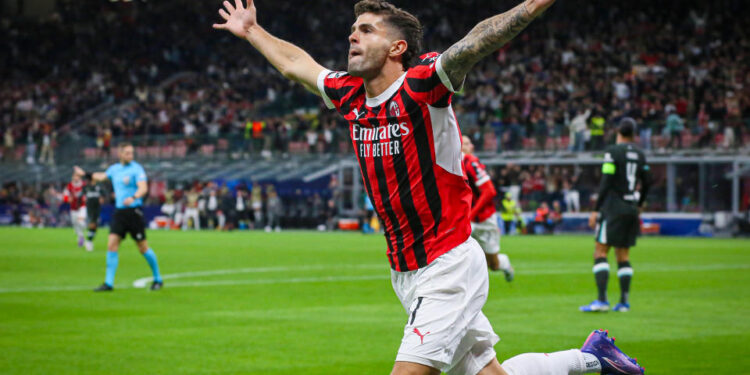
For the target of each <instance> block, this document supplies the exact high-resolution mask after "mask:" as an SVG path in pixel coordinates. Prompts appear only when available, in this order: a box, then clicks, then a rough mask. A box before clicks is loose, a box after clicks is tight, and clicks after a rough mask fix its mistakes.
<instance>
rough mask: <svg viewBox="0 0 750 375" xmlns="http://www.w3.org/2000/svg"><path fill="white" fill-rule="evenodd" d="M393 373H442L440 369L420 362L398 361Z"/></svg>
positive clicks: (407, 374) (429, 374) (408, 374)
mask: <svg viewBox="0 0 750 375" xmlns="http://www.w3.org/2000/svg"><path fill="white" fill-rule="evenodd" d="M391 375H440V370H438V369H435V368H432V367H430V366H426V365H422V364H419V363H414V362H401V361H396V363H395V364H394V365H393V370H392V371H391Z"/></svg>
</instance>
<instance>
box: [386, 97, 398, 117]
mask: <svg viewBox="0 0 750 375" xmlns="http://www.w3.org/2000/svg"><path fill="white" fill-rule="evenodd" d="M388 114H389V115H390V116H392V117H398V116H401V108H399V107H398V103H396V102H395V101H393V102H391V104H390V105H389V106H388Z"/></svg>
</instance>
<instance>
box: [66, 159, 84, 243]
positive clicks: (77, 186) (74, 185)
mask: <svg viewBox="0 0 750 375" xmlns="http://www.w3.org/2000/svg"><path fill="white" fill-rule="evenodd" d="M84 185H85V183H84V182H83V180H82V179H81V176H79V175H77V174H75V173H74V174H73V177H71V179H70V182H69V183H68V185H66V186H65V191H63V202H65V203H68V204H70V223H71V224H72V225H73V230H74V231H75V233H76V236H77V237H78V247H81V246H83V245H84V236H83V233H84V231H85V228H86V197H85V196H84V194H83V187H84ZM86 250H88V247H87V248H86ZM89 251H90V250H89Z"/></svg>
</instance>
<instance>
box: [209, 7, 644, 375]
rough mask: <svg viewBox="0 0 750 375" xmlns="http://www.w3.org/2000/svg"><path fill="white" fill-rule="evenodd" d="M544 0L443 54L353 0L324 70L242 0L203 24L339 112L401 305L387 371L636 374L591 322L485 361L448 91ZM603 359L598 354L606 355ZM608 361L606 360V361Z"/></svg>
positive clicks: (488, 353) (483, 294)
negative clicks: (555, 346)
mask: <svg viewBox="0 0 750 375" xmlns="http://www.w3.org/2000/svg"><path fill="white" fill-rule="evenodd" d="M553 2H554V0H527V1H526V2H524V3H522V4H520V5H518V6H517V7H515V8H513V9H512V10H510V11H508V12H506V13H503V14H499V15H497V16H494V17H492V18H489V19H487V20H485V21H483V22H481V23H479V24H478V25H477V26H476V27H475V28H474V29H473V30H472V31H471V32H470V33H469V34H468V35H467V36H466V37H465V38H464V39H462V40H461V41H459V42H458V43H456V44H455V45H453V46H452V47H450V48H449V49H448V50H447V51H445V53H443V54H442V55H441V54H438V53H428V54H424V55H421V56H419V54H418V53H419V51H420V50H421V43H422V26H421V25H420V23H419V21H418V20H417V19H416V18H415V17H414V16H413V15H411V14H409V13H408V12H406V11H403V10H401V9H398V8H396V7H395V6H393V5H391V4H389V3H387V2H384V1H380V0H363V1H360V2H358V3H357V4H356V5H355V6H354V13H355V16H356V17H357V19H356V22H355V23H354V25H352V28H351V34H350V35H349V45H350V47H349V55H348V58H349V65H348V71H347V72H332V71H329V70H327V69H325V68H323V67H322V66H320V65H319V64H318V63H317V62H315V60H313V58H312V57H310V55H308V54H307V53H306V52H305V51H303V50H302V49H300V48H299V47H297V46H294V45H292V44H291V43H288V42H285V41H283V40H281V39H278V38H276V37H274V36H272V35H270V34H269V33H268V32H266V31H265V30H264V29H263V28H262V27H261V26H260V25H259V24H258V23H257V22H256V9H255V6H254V5H253V1H252V0H248V3H247V7H245V6H244V4H243V3H242V1H241V0H235V2H234V4H231V3H230V2H228V1H225V2H224V9H221V10H219V14H220V15H221V17H222V18H223V19H224V20H225V21H226V22H225V23H222V24H215V25H214V28H217V29H223V30H228V31H230V32H231V33H233V34H234V35H236V36H238V37H240V38H243V39H245V40H247V41H249V42H250V43H251V44H252V45H253V47H255V48H256V49H257V50H258V51H260V53H262V54H263V55H264V56H265V57H266V59H268V61H269V62H270V63H271V64H272V65H273V66H274V67H276V68H277V69H278V70H279V71H280V72H281V73H282V74H283V75H284V76H285V77H287V78H289V79H291V80H294V81H296V82H299V83H301V84H302V85H304V87H305V88H307V89H308V90H310V91H311V92H313V93H315V94H317V95H319V96H321V97H322V98H323V100H324V102H325V103H326V105H327V106H328V107H329V108H331V109H333V108H335V109H336V110H338V112H339V113H340V114H341V115H342V116H343V117H344V118H345V119H346V120H347V121H348V122H349V125H350V126H349V130H350V135H351V139H352V144H353V146H354V151H355V153H356V155H357V159H358V161H359V164H360V168H361V170H362V178H363V180H364V186H365V188H366V190H367V193H368V195H369V196H370V198H371V200H372V202H373V204H374V206H375V211H376V213H377V214H378V216H379V218H380V220H381V221H382V222H383V224H384V227H385V237H386V244H387V246H388V251H387V256H388V260H389V262H390V265H391V281H392V285H393V288H394V291H395V292H396V295H397V296H398V298H399V299H400V300H401V303H402V304H403V306H404V308H405V309H406V310H407V313H408V319H407V322H406V326H405V327H404V336H403V339H402V341H401V347H400V348H399V350H398V355H397V356H396V363H395V365H394V367H393V374H437V373H439V372H440V371H441V370H442V371H446V372H448V373H450V374H477V373H481V374H513V375H521V374H567V373H575V374H578V373H584V372H599V371H604V372H605V373H617V374H640V373H642V371H641V369H640V368H639V366H638V365H637V364H635V361H631V360H630V358H629V357H627V356H625V355H624V354H622V352H620V351H619V350H618V349H617V348H616V347H615V346H614V344H613V343H612V341H611V339H608V338H606V335H605V334H604V332H601V331H595V332H594V333H592V335H591V336H590V339H589V340H588V341H587V343H586V344H584V347H583V350H569V351H565V352H557V353H550V354H549V355H545V354H539V353H537V354H523V355H520V356H517V357H514V358H511V359H509V360H508V361H506V362H504V363H503V365H502V366H501V365H500V363H499V362H498V361H497V359H496V355H495V351H494V349H493V345H494V344H495V343H497V341H498V337H497V335H496V334H495V333H494V332H493V330H492V326H491V325H490V323H489V321H488V320H487V318H486V317H485V316H484V314H483V313H482V311H481V310H482V307H483V306H484V303H485V301H486V300H487V293H488V286H489V277H488V274H487V271H486V262H485V261H484V258H482V256H481V254H482V253H481V250H480V247H479V245H478V244H477V242H476V241H475V240H474V239H472V238H471V237H470V233H471V223H470V220H469V213H470V211H471V189H470V188H469V186H468V185H467V184H466V182H465V181H464V179H463V170H462V165H461V135H460V132H459V128H458V125H457V124H456V117H455V115H454V113H453V110H452V108H451V99H452V97H453V93H454V92H455V91H456V89H457V88H460V87H461V85H462V84H463V81H464V78H465V77H466V73H467V72H468V71H469V70H470V69H471V67H472V66H473V65H474V64H475V63H476V62H478V61H479V60H480V59H482V58H483V57H484V56H486V55H488V54H490V53H492V52H493V51H495V50H497V49H498V48H499V47H500V46H502V45H503V44H505V43H506V42H508V41H509V40H510V39H512V38H513V37H514V36H515V35H516V34H518V33H519V32H520V31H521V30H523V29H524V28H525V27H526V25H528V24H529V23H530V22H531V21H532V20H533V19H534V18H535V17H537V16H538V15H539V14H541V13H542V12H543V11H544V10H545V9H547V8H548V7H549V6H551V5H552V3H553ZM605 359H606V360H605ZM612 363H615V364H616V365H614V366H613V365H612Z"/></svg>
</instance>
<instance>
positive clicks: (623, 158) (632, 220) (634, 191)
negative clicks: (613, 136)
mask: <svg viewBox="0 0 750 375" xmlns="http://www.w3.org/2000/svg"><path fill="white" fill-rule="evenodd" d="M635 128H636V123H635V120H633V119H632V118H629V117H626V118H624V119H622V120H621V121H620V126H619V128H618V131H617V141H616V143H617V144H616V145H614V146H610V147H608V148H607V149H606V151H605V154H604V164H603V165H602V181H601V183H600V185H599V196H598V198H597V200H596V210H595V211H594V212H592V213H591V216H590V217H589V226H591V227H592V228H594V226H595V225H597V229H596V245H595V249H594V278H595V280H596V287H597V289H598V291H599V296H598V297H597V299H596V300H595V301H594V302H591V303H590V304H588V305H584V306H581V307H580V310H581V311H585V312H592V311H608V310H609V302H608V301H607V282H608V281H609V263H608V261H607V255H608V254H609V249H610V248H611V247H613V246H614V248H615V255H616V256H617V268H618V271H617V277H618V278H619V279H620V292H621V294H620V303H618V304H617V305H616V306H615V308H614V311H623V312H624V311H628V310H630V302H629V301H628V295H629V293H630V281H631V279H632V277H633V268H632V267H631V266H630V248H631V247H633V246H635V240H636V237H638V234H640V219H639V214H640V210H639V207H640V206H642V205H643V202H645V201H646V196H647V195H648V190H649V186H650V183H651V181H650V172H649V167H648V164H646V156H645V155H644V154H643V151H641V150H640V149H638V147H636V146H635V145H634V144H633V134H635ZM639 185H640V191H639V190H638V186H639ZM599 212H601V215H599ZM597 223H598V224H597Z"/></svg>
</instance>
